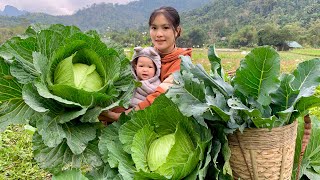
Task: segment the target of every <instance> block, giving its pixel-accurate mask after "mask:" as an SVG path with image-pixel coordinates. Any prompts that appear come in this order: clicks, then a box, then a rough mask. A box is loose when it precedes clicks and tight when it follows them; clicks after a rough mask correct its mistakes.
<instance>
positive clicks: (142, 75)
mask: <svg viewBox="0 0 320 180" xmlns="http://www.w3.org/2000/svg"><path fill="white" fill-rule="evenodd" d="M135 70H136V73H137V76H138V78H139V80H147V79H150V78H152V77H153V76H154V75H155V73H156V67H155V65H154V63H153V61H152V60H151V59H149V58H148V57H139V58H138V60H137V65H136V66H135Z"/></svg>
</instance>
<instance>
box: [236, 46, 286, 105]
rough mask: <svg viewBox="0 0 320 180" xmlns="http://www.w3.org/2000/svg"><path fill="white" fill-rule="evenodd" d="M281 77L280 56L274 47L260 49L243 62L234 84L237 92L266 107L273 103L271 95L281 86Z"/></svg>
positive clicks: (253, 51) (252, 52) (254, 50)
mask: <svg viewBox="0 0 320 180" xmlns="http://www.w3.org/2000/svg"><path fill="white" fill-rule="evenodd" d="M279 75H280V59H279V54H278V53H277V52H276V51H275V50H274V49H273V48H272V47H258V48H255V49H253V50H252V51H251V52H250V53H249V54H248V55H247V56H246V57H245V59H244V60H242V61H241V63H240V67H239V69H238V70H237V71H236V75H235V77H234V79H233V83H234V87H235V89H236V90H237V91H240V92H241V93H242V94H244V95H245V96H246V97H248V98H249V97H253V98H254V99H255V100H257V101H258V102H259V103H260V104H262V105H264V106H266V105H269V104H270V103H271V97H270V93H272V92H274V91H276V90H277V88H278V87H279V85H280V81H279V79H278V77H279Z"/></svg>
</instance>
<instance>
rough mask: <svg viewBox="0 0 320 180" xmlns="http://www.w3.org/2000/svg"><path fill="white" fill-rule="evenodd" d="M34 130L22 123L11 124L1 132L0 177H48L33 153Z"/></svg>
mask: <svg viewBox="0 0 320 180" xmlns="http://www.w3.org/2000/svg"><path fill="white" fill-rule="evenodd" d="M32 134H33V132H32V131H29V130H25V128H24V126H22V125H14V126H9V127H8V128H7V129H6V131H4V132H3V133H1V134H0V179H1V180H2V179H3V180H4V179H5V180H16V179H47V178H48V177H49V176H48V173H47V172H45V171H44V170H42V169H40V168H39V166H38V165H37V163H36V162H35V160H34V159H33V154H32Z"/></svg>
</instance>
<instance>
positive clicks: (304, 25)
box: [182, 0, 320, 46]
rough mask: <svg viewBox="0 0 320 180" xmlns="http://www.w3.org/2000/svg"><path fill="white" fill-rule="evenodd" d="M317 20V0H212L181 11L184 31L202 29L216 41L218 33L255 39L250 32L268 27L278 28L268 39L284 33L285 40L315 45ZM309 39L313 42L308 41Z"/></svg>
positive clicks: (254, 33)
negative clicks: (196, 7) (184, 11)
mask: <svg viewBox="0 0 320 180" xmlns="http://www.w3.org/2000/svg"><path fill="white" fill-rule="evenodd" d="M319 20H320V0H303V1H298V0H213V1H211V3H209V4H208V5H206V6H204V7H202V8H199V9H196V10H192V11H190V12H187V13H184V14H183V18H182V21H183V24H184V27H185V29H187V31H189V32H190V31H192V30H194V29H196V31H197V32H199V31H200V32H201V31H205V33H202V34H206V35H208V37H207V38H205V39H209V41H219V40H220V39H221V38H222V37H227V39H228V40H229V42H231V43H232V41H241V38H245V39H244V41H252V42H234V43H235V44H237V45H238V44H239V45H248V44H249V43H253V44H255V43H258V41H259V39H258V37H254V36H257V35H258V33H259V32H260V33H262V30H264V31H265V32H269V35H271V34H270V31H278V33H279V34H274V36H275V37H270V38H271V39H277V38H279V37H280V36H284V35H285V34H286V35H287V36H286V37H283V38H284V39H286V40H296V41H299V42H301V43H306V44H311V45H317V46H319V43H320V39H319V37H320V32H319V30H317V29H319V28H320V27H319V26H320V25H319V24H320V21H319ZM195 25H196V26H195ZM260 35H262V34H260ZM250 38H251V40H250ZM314 38H316V39H314ZM311 39H313V41H315V42H310V41H311ZM255 41H257V42H255ZM241 43H242V44H241ZM273 43H275V44H276V43H277V42H273Z"/></svg>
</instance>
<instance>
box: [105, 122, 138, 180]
mask: <svg viewBox="0 0 320 180" xmlns="http://www.w3.org/2000/svg"><path fill="white" fill-rule="evenodd" d="M119 127H120V122H116V123H112V124H111V125H109V126H108V127H107V128H106V129H104V130H103V131H102V134H101V136H100V142H99V150H100V153H101V154H102V159H103V161H104V162H107V163H108V164H109V165H110V167H111V168H117V169H118V172H119V173H120V175H121V176H122V177H123V178H124V179H133V176H134V171H135V167H134V163H133V161H132V159H131V156H130V154H128V153H127V152H125V151H124V149H123V146H122V144H121V142H120V140H119V133H118V131H119Z"/></svg>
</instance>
